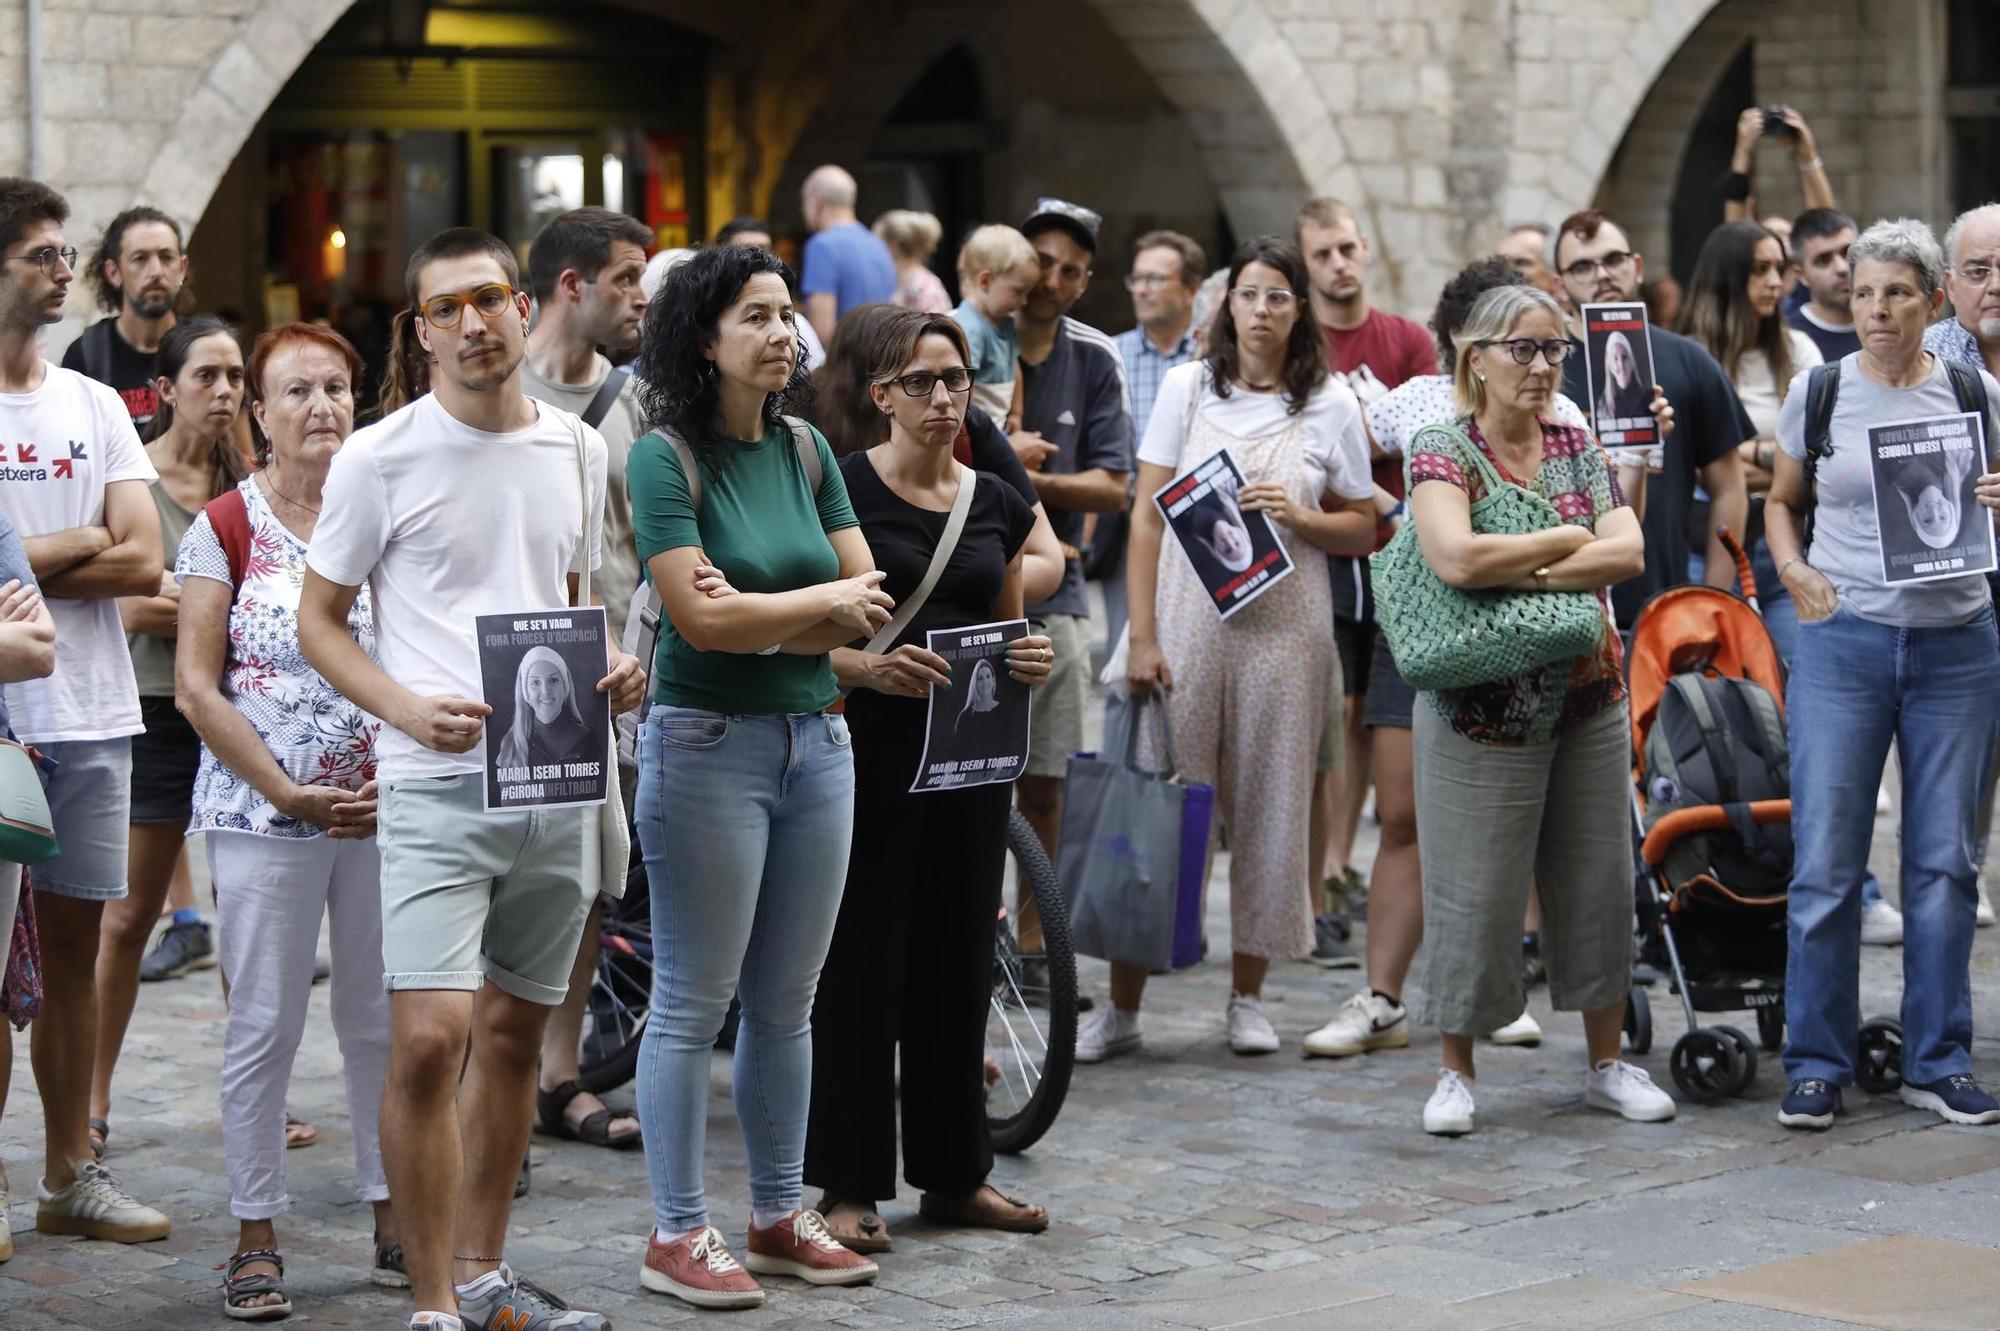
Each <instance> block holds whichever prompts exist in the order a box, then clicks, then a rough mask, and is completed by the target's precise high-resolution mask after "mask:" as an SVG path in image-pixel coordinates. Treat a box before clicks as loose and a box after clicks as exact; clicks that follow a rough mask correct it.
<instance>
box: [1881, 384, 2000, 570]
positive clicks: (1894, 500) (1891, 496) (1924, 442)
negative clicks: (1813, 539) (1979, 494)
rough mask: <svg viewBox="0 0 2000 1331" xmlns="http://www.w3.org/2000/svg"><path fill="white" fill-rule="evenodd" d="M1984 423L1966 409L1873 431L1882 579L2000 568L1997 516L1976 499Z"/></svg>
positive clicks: (1982, 453) (1982, 457)
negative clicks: (1995, 541) (1996, 557)
mask: <svg viewBox="0 0 2000 1331" xmlns="http://www.w3.org/2000/svg"><path fill="white" fill-rule="evenodd" d="M1985 425H1986V423H1985V422H1984V421H1982V420H1981V419H1980V418H1979V417H1978V416H1977V415H1975V414H1974V413H1972V412H1966V413H1965V414H1963V415H1952V416H1931V417H1927V418H1925V419H1922V420H1911V421H1893V422H1891V423H1889V424H1887V425H1875V426H1870V427H1869V430H1868V478H1869V481H1870V482H1871V483H1872V484H1873V486H1874V498H1875V527H1876V531H1877V532H1878V533H1879V535H1880V538H1881V542H1882V581H1883V582H1885V583H1888V584H1890V585H1892V586H1893V585H1897V584H1900V583H1906V582H1930V581H1933V580H1935V579H1938V578H1958V577H1964V576H1965V575H1966V574H1968V573H1990V572H1992V571H1993V569H1994V566H1995V560H1994V545H1993V515H1992V514H1991V513H1990V512H1988V511H1987V510H1986V509H1984V508H1981V507H1980V506H1979V503H1978V501H1977V500H1976V499H1975V498H1974V497H1973V488H1974V486H1975V485H1976V484H1977V482H1978V479H1979V473H1980V472H1981V471H1983V470H1984V467H1983V466H1982V465H1981V461H1982V459H1984V458H1985V456H1986V430H1985Z"/></svg>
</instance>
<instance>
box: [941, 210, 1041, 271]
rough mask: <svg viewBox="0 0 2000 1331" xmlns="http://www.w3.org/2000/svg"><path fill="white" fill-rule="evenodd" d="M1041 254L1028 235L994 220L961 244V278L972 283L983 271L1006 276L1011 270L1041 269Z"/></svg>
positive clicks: (959, 261)
mask: <svg viewBox="0 0 2000 1331" xmlns="http://www.w3.org/2000/svg"><path fill="white" fill-rule="evenodd" d="M1041 266H1042V260H1041V256H1040V255H1038V254H1036V253H1035V247H1034V246H1033V245H1031V244H1030V243H1029V242H1028V238H1027V237H1026V236H1024V235H1022V234H1021V233H1020V232H1019V231H1016V230H1015V229H1014V228H1013V227H1011V226H1007V225H1005V224H1003V223H999V222H994V223H990V224H988V225H986V226H982V227H980V228H979V229H978V230H976V231H974V232H973V233H972V234H971V235H969V236H967V237H966V238H965V244H963V245H961V246H959V248H958V281H959V285H960V286H969V285H971V283H973V282H974V281H976V280H977V279H978V277H979V275H980V274H981V273H991V274H993V275H994V276H995V277H1004V276H1006V275H1007V274H1008V273H1020V272H1039V271H1040V270H1041Z"/></svg>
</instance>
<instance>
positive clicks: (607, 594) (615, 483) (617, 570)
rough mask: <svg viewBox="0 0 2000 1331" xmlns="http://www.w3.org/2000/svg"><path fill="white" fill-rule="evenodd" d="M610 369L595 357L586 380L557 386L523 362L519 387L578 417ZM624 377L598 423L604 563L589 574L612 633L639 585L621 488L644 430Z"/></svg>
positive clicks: (634, 392)
mask: <svg viewBox="0 0 2000 1331" xmlns="http://www.w3.org/2000/svg"><path fill="white" fill-rule="evenodd" d="M614 373H617V371H615V370H613V369H612V367H611V362H610V361H608V360H606V359H604V357H602V356H599V357H598V358H597V372H596V373H595V374H593V375H592V376H591V378H590V382H589V383H587V384H580V385H579V384H558V383H552V382H550V381H549V380H547V379H544V378H542V376H541V375H539V374H536V373H535V367H534V366H532V365H530V364H528V362H527V361H525V360H523V361H522V362H521V391H523V392H525V393H526V394H527V395H528V396H529V397H531V398H535V399H537V400H538V401H542V402H546V403H548V404H549V405H550V406H552V407H561V408H562V409H563V410H564V411H568V412H573V413H574V414H576V415H578V416H581V415H583V409H584V408H585V407H587V406H589V405H590V402H591V399H592V398H594V397H596V396H597V390H598V389H599V388H601V387H603V385H604V376H605V375H607V374H614ZM624 379H625V386H624V387H623V388H622V389H620V390H619V393H618V398H617V400H616V401H614V402H613V403H612V404H611V410H609V411H607V412H605V413H604V419H603V420H601V421H599V422H598V423H597V432H598V433H599V434H601V435H603V436H604V453H605V474H604V545H603V549H604V563H603V564H602V566H600V567H599V568H598V570H597V572H596V574H595V575H594V577H595V583H594V586H595V588H596V591H597V599H598V600H599V601H600V602H602V603H603V605H604V608H605V609H606V610H607V611H609V612H610V617H611V632H612V633H613V634H617V633H620V632H623V630H624V627H625V610H626V607H627V606H628V605H629V604H630V603H631V600H632V592H633V590H634V589H635V588H637V587H638V585H639V547H638V543H637V542H636V541H635V540H634V539H633V536H632V500H631V497H630V496H629V495H628V494H627V493H626V492H625V456H626V454H628V453H630V452H631V451H632V441H633V440H635V439H637V438H638V437H639V436H640V435H642V434H644V433H645V432H646V431H645V428H644V423H643V422H642V421H641V420H640V411H639V390H638V381H637V380H636V379H634V378H633V377H632V376H631V375H629V374H628V375H625V376H624Z"/></svg>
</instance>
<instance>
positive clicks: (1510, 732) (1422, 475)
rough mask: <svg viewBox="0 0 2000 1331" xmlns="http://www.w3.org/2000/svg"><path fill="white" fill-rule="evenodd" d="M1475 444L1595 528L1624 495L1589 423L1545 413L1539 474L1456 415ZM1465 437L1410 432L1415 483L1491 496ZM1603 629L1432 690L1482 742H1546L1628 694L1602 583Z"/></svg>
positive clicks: (1441, 706)
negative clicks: (1515, 463)
mask: <svg viewBox="0 0 2000 1331" xmlns="http://www.w3.org/2000/svg"><path fill="white" fill-rule="evenodd" d="M1458 429H1459V430H1461V431H1463V432H1464V435H1465V438H1466V439H1469V440H1470V441H1471V445H1472V446H1473V447H1475V448H1477V449H1479V450H1480V451H1481V452H1482V453H1484V454H1485V455H1486V459H1487V461H1488V462H1490V463H1492V464H1493V468H1494V470H1495V471H1497V472H1499V473H1500V475H1501V477H1502V478H1504V479H1506V480H1509V481H1513V482H1514V483H1515V484H1517V485H1525V486H1526V487H1527V488H1528V489H1530V490H1533V491H1534V492H1535V493H1536V494H1539V495H1540V496H1542V498H1544V499H1546V500H1548V501H1549V502H1550V503H1551V504H1553V505H1554V506H1555V510H1556V512H1557V513H1558V514H1559V515H1561V517H1562V520H1563V521H1564V522H1573V523H1576V524H1577V525H1578V526H1581V527H1584V528H1587V529H1589V530H1592V531H1595V530H1596V528H1597V520H1598V519H1599V518H1601V517H1603V516H1604V515H1605V514H1607V513H1609V512H1611V510H1612V509H1614V508H1621V507H1623V506H1624V504H1625V496H1624V494H1623V492H1621V491H1620V490H1619V488H1618V476H1617V474H1616V473H1615V472H1614V471H1613V470H1612V467H1611V460H1610V458H1609V457H1607V456H1606V455H1605V452H1604V449H1603V447H1602V446H1601V445H1600V444H1599V443H1598V442H1597V440H1596V439H1594V438H1593V437H1592V436H1591V434H1590V432H1589V431H1588V430H1582V429H1578V428H1577V427H1575V426H1572V425H1561V424H1558V423H1556V422H1555V421H1552V420H1548V419H1544V420H1543V421H1542V465H1541V467H1540V468H1539V469H1538V470H1537V471H1536V472H1535V476H1534V479H1533V481H1532V482H1524V481H1522V480H1521V479H1520V478H1519V477H1517V476H1515V475H1513V474H1512V473H1510V472H1509V471H1508V470H1507V468H1506V466H1505V464H1503V463H1502V462H1501V461H1500V459H1499V458H1497V457H1495V456H1494V455H1493V450H1492V449H1490V448H1488V447H1487V445H1486V440H1485V439H1484V438H1482V437H1481V435H1480V433H1479V427H1478V426H1477V425H1475V424H1473V422H1472V421H1471V419H1470V418H1467V419H1464V420H1461V421H1459V422H1458ZM1464 447H1465V444H1464V443H1463V442H1462V441H1460V440H1459V439H1458V438H1456V437H1455V436H1454V435H1453V434H1452V433H1450V432H1448V431H1445V430H1424V431H1421V432H1419V434H1418V435H1417V437H1416V438H1415V439H1413V440H1411V441H1410V450H1411V451H1410V454H1409V468H1410V470H1409V478H1408V479H1409V484H1410V487H1411V488H1412V489H1413V490H1414V489H1415V487H1416V485H1417V484H1418V482H1420V481H1443V482H1445V483H1446V484H1447V485H1455V486H1457V487H1458V488H1459V489H1461V490H1463V491H1465V492H1466V497H1467V498H1468V499H1469V500H1471V501H1475V502H1476V501H1478V500H1479V499H1482V498H1484V497H1485V494H1486V482H1485V480H1484V478H1483V476H1482V474H1481V473H1480V470H1479V468H1478V466H1477V465H1475V464H1474V463H1473V461H1472V460H1471V458H1470V457H1468V456H1465V455H1464V452H1463V450H1464ZM1597 599H1598V601H1599V602H1600V603H1601V604H1602V605H1603V606H1604V633H1603V635H1602V636H1601V637H1599V638H1598V640H1597V650H1596V651H1594V652H1588V653H1585V654H1584V655H1582V656H1578V657H1575V658H1574V659H1572V660H1568V661H1555V662H1551V663H1550V664H1548V665H1545V666H1538V667H1536V668H1535V669H1533V670H1530V671H1529V672H1528V673H1526V674H1524V675H1516V676H1514V677H1513V678H1512V679H1502V680H1496V681H1494V682H1493V683H1490V684H1476V685H1474V686H1472V687H1471V688H1464V689H1439V690H1437V691H1436V692H1435V693H1432V694H1430V695H1429V697H1430V700H1431V705H1432V706H1433V707H1435V708H1436V709H1437V712H1438V715H1440V716H1442V717H1443V718H1444V719H1445V720H1446V721H1448V722H1450V724H1451V728H1452V729H1453V730H1455V731H1457V732H1458V733H1459V734H1461V735H1464V736H1465V737H1466V738H1467V739H1471V740H1476V741H1478V742H1479V743H1481V744H1510V745H1520V744H1545V743H1547V742H1548V741H1550V740H1552V739H1554V738H1555V737H1556V736H1558V735H1561V734H1563V733H1565V732H1566V731H1569V730H1571V729H1573V728H1574V727H1576V726H1577V725H1579V724H1581V723H1582V722H1584V721H1588V720H1589V719H1590V718H1591V717H1593V716H1596V715H1597V714H1598V713H1599V712H1601V711H1603V710H1604V709H1605V708H1607V707H1610V706H1612V705H1614V704H1615V703H1618V702H1620V701H1622V700H1623V699H1624V697H1625V675H1624V653H1623V650H1622V648H1621V646H1620V643H1619V639H1618V632H1617V630H1616V629H1614V628H1613V627H1612V624H1611V597H1610V594H1609V592H1607V591H1603V590H1600V591H1599V592H1598V593H1597Z"/></svg>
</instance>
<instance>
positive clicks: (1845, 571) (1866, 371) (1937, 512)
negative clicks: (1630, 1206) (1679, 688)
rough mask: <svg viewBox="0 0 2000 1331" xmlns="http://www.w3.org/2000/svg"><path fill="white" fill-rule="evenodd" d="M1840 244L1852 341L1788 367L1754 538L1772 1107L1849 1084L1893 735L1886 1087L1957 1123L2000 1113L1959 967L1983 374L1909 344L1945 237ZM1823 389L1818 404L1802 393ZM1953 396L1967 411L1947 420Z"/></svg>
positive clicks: (1919, 334) (1971, 802) (1986, 602)
mask: <svg viewBox="0 0 2000 1331" xmlns="http://www.w3.org/2000/svg"><path fill="white" fill-rule="evenodd" d="M1848 261H1849V263H1850V264H1851V265H1852V270H1853V279H1852V284H1853V302H1854V326H1855V330H1856V332H1858V333H1859V334H1860V336H1861V349H1860V350H1859V351H1855V352H1850V353H1849V354H1848V355H1846V356H1845V357H1843V358H1842V359H1841V360H1840V361H1839V363H1838V364H1836V365H1832V366H1826V367H1823V368H1822V369H1821V370H1818V371H1808V372H1807V373H1805V374H1801V375H1800V376H1799V377H1798V378H1797V379H1795V380H1794V381H1793V383H1792V390H1791V392H1789V393H1788V394H1786V397H1785V407H1784V413H1783V415H1782V416H1781V417H1780V418H1779V421H1778V445H1779V449H1780V452H1779V455H1778V458H1777V467H1776V471H1775V474H1774V478H1773V480H1772V484H1771V497H1770V500H1769V504H1768V507H1767V508H1766V510H1765V513H1766V517H1765V523H1766V525H1765V531H1766V534H1767V536H1768V538H1769V540H1770V543H1771V556H1772V558H1773V559H1774V560H1776V561H1777V566H1778V576H1779V577H1780V578H1781V579H1783V581H1784V583H1785V586H1786V587H1787V588H1788V589H1789V590H1790V591H1791V593H1792V599H1793V600H1794V601H1795V602H1796V603H1797V605H1798V610H1799V651H1798V655H1797V657H1796V658H1795V663H1794V673H1793V675H1792V679H1791V685H1790V690H1789V696H1788V697H1787V700H1786V702H1787V709H1788V721H1789V727H1790V732H1791V758H1792V837H1793V843H1794V846H1795V851H1796V858H1795V860H1794V864H1793V870H1792V886H1791V894H1790V905H1789V911H1790V948H1789V952H1790V957H1789V962H1788V965H1787V970H1786V976H1785V1015H1786V1018H1787V1021H1788V1024H1789V1031H1788V1040H1787V1044H1786V1046H1785V1075H1786V1078H1787V1079H1788V1081H1789V1082H1790V1088H1789V1089H1788V1090H1787V1092H1786V1094H1785V1098H1784V1101H1783V1102H1782V1104H1781V1106H1780V1108H1779V1111H1778V1121H1779V1122H1780V1123H1783V1124H1785V1125H1786V1126H1787V1127H1793V1128H1827V1127H1831V1126H1832V1125H1833V1119H1834V1115H1835V1114H1837V1113H1838V1112H1839V1111H1840V1091H1841V1088H1842V1087H1844V1086H1846V1085H1848V1084H1849V1083H1850V1082H1852V1081H1853V1080H1854V1062H1855V1053H1856V1048H1857V1044H1858V1040H1859V1030H1860V1024H1861V1014H1860V1000H1859V994H1858V989H1859V974H1858V965H1859V959H1858V951H1859V944H1860V941H1861V934H1860V929H1861V914H1860V911H1861V880H1862V876H1863V875H1864V874H1865V873H1866V872H1867V868H1868V847H1869V841H1870V836H1871V829H1872V828H1873V826H1874V793H1875V789H1876V785H1877V783H1878V782H1879V781H1880V780H1881V777H1882V768H1883V764H1884V763H1885V762H1886V761H1887V758H1888V754H1889V745H1890V743H1891V741H1893V742H1894V743H1895V746H1896V752H1897V755H1898V759H1899V761H1900V763H1901V766H1902V772H1903V800H1902V828H1901V831H1902V846H1903V850H1902V889H1903V890H1902V905H1903V1009H1902V1019H1903V1057H1902V1073H1903V1085H1902V1090H1901V1095H1902V1099H1903V1101H1904V1102H1905V1103H1906V1104H1911V1105H1915V1106H1917V1107H1919V1108H1923V1109H1931V1110H1934V1111H1936V1112H1937V1113H1938V1114H1940V1115H1942V1116H1943V1117H1944V1118H1946V1119H1947V1120H1949V1121H1951V1122H1954V1123H2000V1103H1996V1102H1995V1100H1994V1098H1993V1097H1992V1096H1990V1095H1988V1094H1987V1093H1986V1092H1985V1091H1984V1090H1982V1089H1980V1087H1979V1084H1978V1082H1976V1081H1975V1080H1974V1079H1973V1076H1972V987H1971V976H1970V970H1969V967H1970V961H1971V954H1972V930H1973V918H1974V910H1975V903H1976V900H1977V895H1976V889H1975V887H1974V882H1975V876H1976V870H1975V868H1974V864H1973V858H1972V847H1973V827H1974V821H1975V817H1976V814H1977V810H1978V805H1979V796H1980V787H1981V779H1982V777H1983V775H1984V772H1985V769H1986V765H1987V763H1988V762H1989V761H1990V760H1991V755H1992V749H1993V731H1992V729H1991V727H1992V725H1993V720H1992V718H1993V710H1992V699H1991V691H1992V681H1993V679H1994V677H1995V674H1996V672H2000V639H1996V635H1995V627H1994V616H1993V598H1992V594H1991V592H1990V591H1989V589H1988V585H1987V581H1986V579H1985V578H1984V577H1981V576H1980V572H1979V570H1981V569H1982V568H1984V567H1985V564H1986V559H1987V557H1988V556H1987V552H1988V551H1990V550H1991V549H1992V545H1991V542H1992V540H1993V532H1992V522H1993V516H1992V513H1991V512H1990V511H1989V510H1992V509H1994V508H2000V475H1994V474H1991V473H1992V472H1993V471H1994V467H1993V464H1992V461H1991V458H1992V456H1993V441H1994V437H1995V431H1996V429H2000V416H1996V415H1995V414H1994V407H1995V405H1996V404H2000V383H1996V382H1995V381H1994V379H1993V376H1992V375H1990V374H1987V373H1986V372H1985V371H1984V370H1980V369H1975V368H1974V367H1971V366H1963V365H1957V364H1953V363H1951V362H1948V361H1946V360H1945V359H1944V358H1942V357H1940V356H1937V355H1934V354H1933V353H1931V352H1930V351H1927V350H1925V348H1924V330H1925V328H1926V326H1927V325H1928V324H1929V323H1930V321H1931V319H1932V318H1933V317H1935V316H1936V314H1937V312H1938V309H1939V307H1940V306H1941V305H1942V304H1943V303H1944V270H1945V261H1944V252H1943V250H1942V249H1941V248H1940V247H1939V246H1938V243H1937V241H1936V240H1935V239H1933V238H1932V236H1931V232H1930V228H1929V227H1927V226H1925V225H1924V224H1923V223H1922V222H1916V221H1911V220H1910V219H1908V218H1898V219H1897V220H1895V221H1892V222H1877V223H1876V224H1875V225H1874V226H1871V227H1869V228H1868V230H1867V231H1865V232H1863V233H1862V235H1861V237H1860V239H1858V240H1856V241H1855V242H1854V245H1853V247H1852V248H1851V249H1850V250H1849V251H1848ZM1815 374H1817V375H1819V376H1821V377H1820V378H1819V380H1818V381H1817V382H1814V381H1813V379H1812V377H1811V376H1813V375H1815ZM1828 392H1831V393H1832V394H1833V399H1832V409H1831V411H1830V412H1828V411H1827V410H1826V408H1825V407H1824V406H1821V407H1820V408H1819V410H1817V411H1815V409H1814V404H1815V403H1816V402H1819V403H1824V401H1825V395H1826V394H1827V393H1828ZM1967 413H1973V414H1975V415H1976V416H1977V418H1978V419H1977V420H1975V421H1971V422H1965V423H1964V424H1963V425H1957V426H1954V425H1953V424H1951V423H1950V421H1951V418H1960V417H1963V416H1964V415H1965V414H1967ZM1815 421H1817V422H1820V423H1821V424H1819V425H1818V426H1817V427H1816V426H1815V424H1814V422H1815ZM1911 422H1917V423H1919V424H1918V425H1917V426H1916V427H1915V428H1913V429H1912V428H1908V427H1909V425H1910V423H1911ZM1895 426H1901V427H1905V428H1903V429H1901V430H1896V429H1891V428H1889V427H1895ZM1898 434H1908V435H1909V436H1910V437H1909V438H1908V439H1898V438H1897V437H1896V436H1897V435H1898ZM1912 445H1914V446H1912ZM1802 516H1803V519H1804V520H1803V523H1802V522H1801V517H1802ZM1958 569H1963V570H1966V571H1964V572H1957V571H1955V570H1958Z"/></svg>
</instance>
